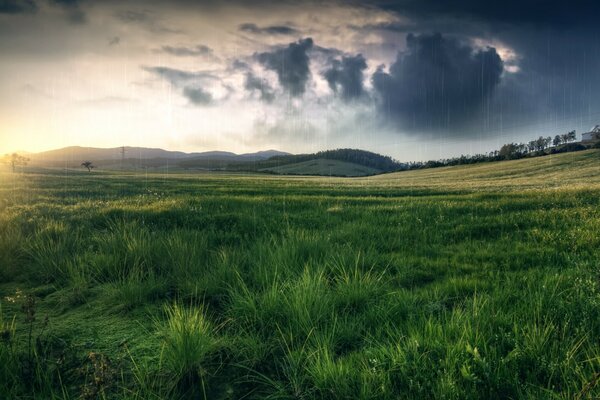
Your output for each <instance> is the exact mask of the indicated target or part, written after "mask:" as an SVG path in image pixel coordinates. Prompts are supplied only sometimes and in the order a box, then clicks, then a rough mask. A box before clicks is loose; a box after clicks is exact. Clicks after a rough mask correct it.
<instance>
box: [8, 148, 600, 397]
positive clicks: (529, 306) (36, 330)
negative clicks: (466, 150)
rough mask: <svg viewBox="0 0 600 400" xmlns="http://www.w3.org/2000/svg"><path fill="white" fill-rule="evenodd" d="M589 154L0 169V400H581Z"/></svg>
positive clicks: (592, 297)
mask: <svg viewBox="0 0 600 400" xmlns="http://www.w3.org/2000/svg"><path fill="white" fill-rule="evenodd" d="M599 246H600V152H599V151H597V150H593V151H585V152H579V153H567V154H561V155H556V156H547V157H541V158H536V159H528V160H519V161H508V162H501V163H487V164H481V165H474V166H464V167H449V168H440V169H429V170H422V171H410V172H402V173H395V174H388V175H380V176H376V177H371V178H358V179H342V178H332V179H328V178H301V177H273V176H244V175H237V176H236V175H228V176H225V175H218V174H212V175H211V174H205V175H202V174H199V175H185V174H175V175H168V176H166V175H158V174H157V175H144V174H119V173H92V174H88V173H84V172H73V171H69V172H64V171H33V170H30V171H26V172H24V173H19V174H11V173H9V172H2V173H0V306H1V308H0V398H7V399H8V398H11V399H13V398H37V399H47V398H70V399H76V398H84V399H95V398H108V399H110V398H116V399H166V398H193V399H196V398H198V399H202V398H207V399H240V398H245V399H263V398H270V399H357V398H359V399H419V398H423V399H430V398H436V399H491V398H512V399H517V398H519V399H540V398H548V399H552V398H556V399H572V398H578V399H586V398H594V396H596V397H597V396H600V383H598V378H599V374H600V252H599Z"/></svg>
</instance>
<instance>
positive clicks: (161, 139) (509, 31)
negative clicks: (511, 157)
mask: <svg viewBox="0 0 600 400" xmlns="http://www.w3.org/2000/svg"><path fill="white" fill-rule="evenodd" d="M599 3H600V2H597V1H593V0H579V1H569V2H545V1H532V0H520V1H516V0H509V1H497V2H484V1H479V0H458V1H441V0H438V1H434V0H404V1H403V0H399V1H384V0H381V1H379V0H365V1H360V0H357V1H338V2H335V1H314V2H305V1H304V2H300V1H282V2H273V4H271V3H270V2H267V1H250V0H238V1H229V2H227V3H226V4H225V2H219V1H210V0H208V1H206V0H204V1H200V0H198V1H193V0H172V1H168V2H167V1H162V2H161V1H151V0H150V1H148V0H145V1H142V0H119V1H117V0H114V1H110V0H107V1H91V0H0V152H2V153H5V152H9V151H15V150H27V151H41V150H47V149H53V148H59V147H64V146H70V145H80V146H94V147H116V146H121V145H128V146H146V147H162V148H166V149H171V150H183V151H189V152H191V151H207V150H228V151H234V152H250V151H256V150H265V149H272V148H273V149H278V150H284V151H289V152H293V153H299V152H312V151H317V150H323V149H332V148H341V147H352V148H361V149H366V150H371V151H376V152H380V153H383V154H386V155H391V156H393V157H395V158H397V159H399V160H401V161H412V160H423V159H432V158H440V157H447V156H454V155H460V154H462V153H464V154H469V153H475V152H480V151H489V150H492V149H495V148H498V147H499V146H500V145H501V144H503V143H506V142H511V141H528V140H530V139H532V138H534V137H537V136H539V135H544V136H548V135H555V134H557V133H564V132H566V131H568V130H572V129H576V130H577V131H578V133H579V134H580V133H581V132H583V131H587V130H588V129H589V128H590V127H591V126H592V125H594V124H596V123H600V95H599V94H600V29H599V28H598V22H597V21H598V18H599V17H600V4H599Z"/></svg>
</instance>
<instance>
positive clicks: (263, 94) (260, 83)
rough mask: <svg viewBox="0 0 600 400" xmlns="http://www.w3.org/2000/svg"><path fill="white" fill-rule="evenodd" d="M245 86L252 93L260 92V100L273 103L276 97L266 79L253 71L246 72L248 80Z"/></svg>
mask: <svg viewBox="0 0 600 400" xmlns="http://www.w3.org/2000/svg"><path fill="white" fill-rule="evenodd" d="M244 88H245V89H246V90H247V91H249V92H252V93H256V92H257V93H259V95H260V100H262V101H264V102H266V103H271V102H272V101H273V100H274V99H275V93H274V92H273V88H272V87H271V85H269V83H268V82H267V81H266V80H265V79H261V78H259V77H257V76H256V75H254V74H253V73H252V72H251V71H248V72H246V80H245V82H244Z"/></svg>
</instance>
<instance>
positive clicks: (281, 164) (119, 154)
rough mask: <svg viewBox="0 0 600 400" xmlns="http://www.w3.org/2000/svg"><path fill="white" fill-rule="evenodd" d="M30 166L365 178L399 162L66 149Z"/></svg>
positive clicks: (340, 153)
mask: <svg viewBox="0 0 600 400" xmlns="http://www.w3.org/2000/svg"><path fill="white" fill-rule="evenodd" d="M28 157H29V158H30V159H31V165H34V166H39V167H53V168H80V167H81V163H82V162H83V161H91V162H92V163H93V165H94V166H95V168H97V169H102V170H140V169H141V170H148V169H150V170H169V171H174V170H180V171H224V172H258V173H268V174H279V175H281V174H283V175H319V176H367V175H376V174H380V173H383V172H391V171H397V170H399V169H401V168H403V166H404V165H403V164H402V163H399V162H398V161H396V160H394V159H392V158H391V157H388V156H384V155H381V154H377V153H372V152H369V151H365V150H358V149H335V150H325V151H319V152H317V153H311V154H290V153H286V152H283V151H278V150H263V151H258V152H255V153H244V154H236V153H232V152H228V151H205V152H195V153H185V152H182V151H170V150H164V149H159V148H147V147H130V146H125V147H114V148H108V149H107V148H96V147H80V146H71V147H65V148H62V149H56V150H50V151H44V152H41V153H32V154H29V155H28Z"/></svg>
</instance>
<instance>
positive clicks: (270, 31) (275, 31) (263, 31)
mask: <svg viewBox="0 0 600 400" xmlns="http://www.w3.org/2000/svg"><path fill="white" fill-rule="evenodd" d="M239 30H240V31H242V32H247V33H253V34H255V35H296V34H298V33H299V32H298V30H296V29H294V28H291V27H289V26H285V25H271V26H265V27H258V26H257V25H256V24H251V23H246V24H241V25H240V26H239Z"/></svg>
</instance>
